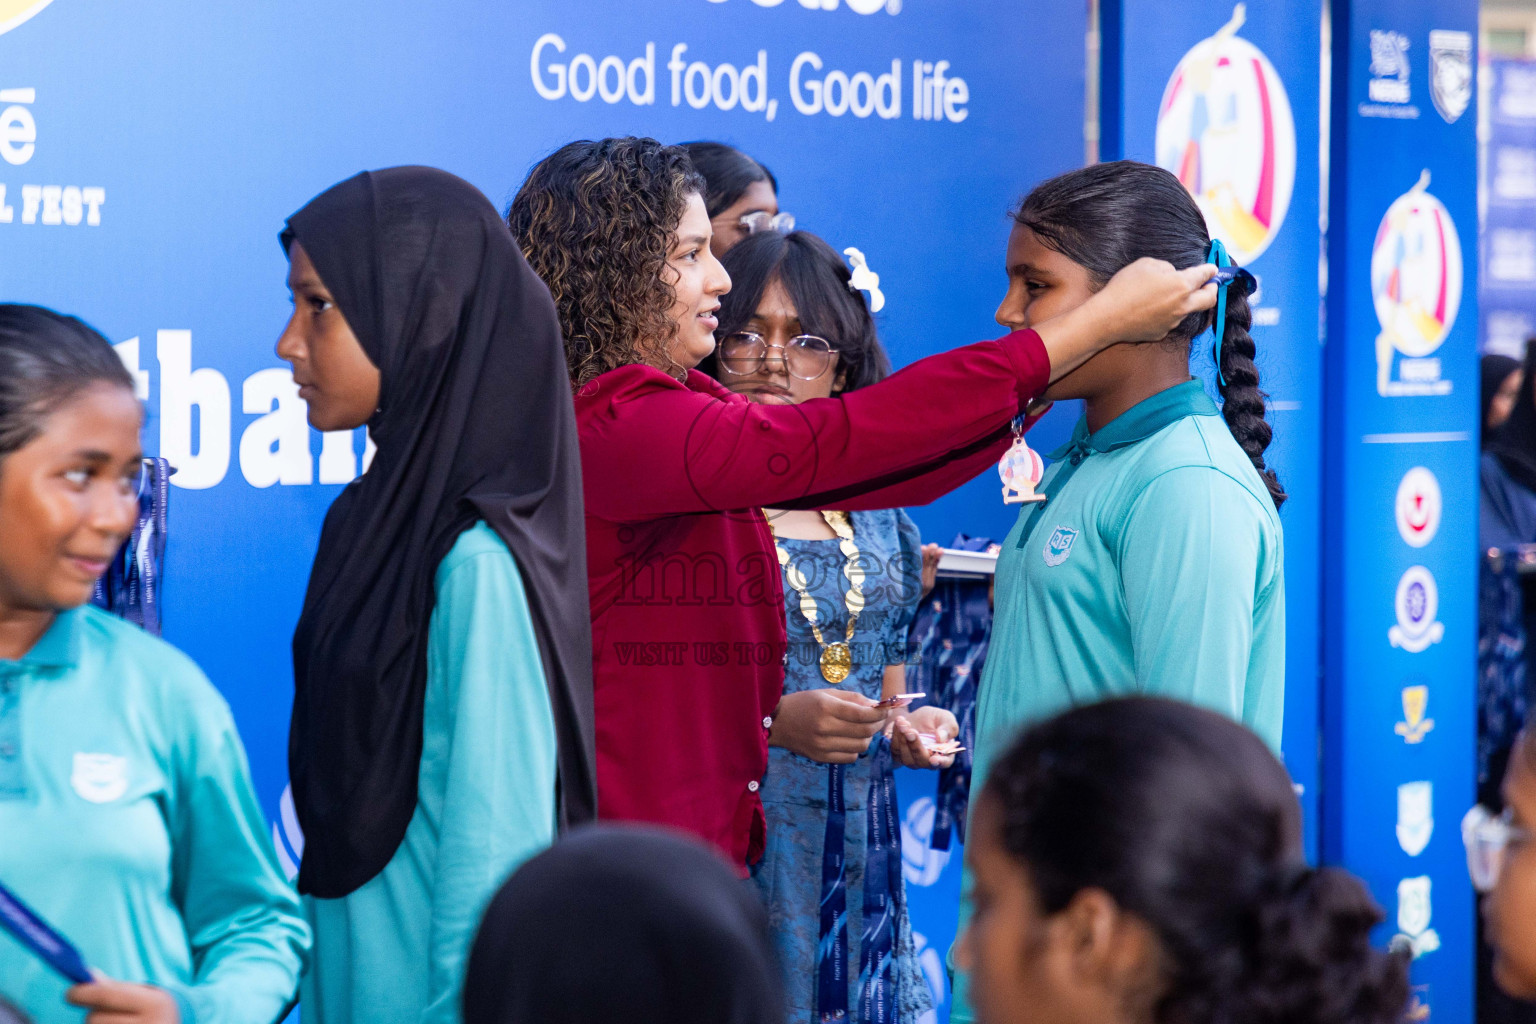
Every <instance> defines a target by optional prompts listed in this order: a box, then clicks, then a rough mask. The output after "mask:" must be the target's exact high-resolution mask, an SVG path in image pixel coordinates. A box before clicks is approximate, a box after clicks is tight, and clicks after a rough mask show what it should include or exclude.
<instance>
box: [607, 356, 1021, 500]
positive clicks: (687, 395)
mask: <svg viewBox="0 0 1536 1024" xmlns="http://www.w3.org/2000/svg"><path fill="white" fill-rule="evenodd" d="M1049 379H1050V359H1049V357H1048V356H1047V354H1046V351H1045V346H1044V345H1043V344H1042V343H1041V341H1040V336H1039V335H1037V334H1036V333H1035V332H1034V331H1015V332H1014V333H1012V334H1010V335H1008V336H1006V337H1004V338H1000V339H998V340H996V341H984V342H980V343H978V344H975V345H966V346H964V347H963V348H957V349H953V350H951V351H949V352H943V353H940V354H938V355H935V356H929V357H928V358H926V359H921V360H919V361H917V362H915V363H913V364H912V365H911V366H908V367H906V368H905V369H903V370H900V371H899V372H897V373H894V374H892V375H891V376H890V377H887V378H886V379H885V380H883V381H881V382H880V383H879V384H874V385H871V386H870V387H867V388H861V389H859V390H858V391H855V392H852V393H851V394H847V395H843V396H840V397H838V398H818V399H814V400H812V401H809V402H802V403H801V404H799V405H756V404H753V403H748V402H742V401H723V400H722V399H721V398H719V397H717V396H714V395H708V394H701V393H698V392H695V391H690V390H687V389H686V388H684V387H682V386H681V385H679V384H678V383H677V382H676V381H674V380H671V379H670V378H668V377H667V376H666V375H665V374H663V373H661V371H659V370H655V369H653V368H651V367H645V366H627V367H621V368H619V369H617V370H612V371H609V372H608V373H606V374H604V375H603V376H601V377H599V378H597V379H596V380H595V381H592V382H591V383H589V384H588V385H587V386H586V388H584V389H583V391H582V392H581V393H580V394H579V395H578V397H577V419H578V423H579V425H580V428H581V461H582V475H583V477H584V479H585V481H586V487H585V493H586V501H587V511H588V512H589V513H591V514H592V515H596V516H600V517H602V518H604V519H608V520H610V521H615V522H636V521H641V520H646V519H654V518H659V517H662V516H670V515H680V514H685V513H690V512H711V511H722V510H727V509H740V508H755V507H762V506H767V507H770V508H787V507H791V506H799V505H803V503H804V501H805V500H806V498H807V497H808V496H810V495H821V494H832V493H839V492H853V493H857V492H858V491H860V490H880V489H884V488H887V487H890V486H892V485H893V484H896V483H897V482H899V481H901V480H906V479H909V478H910V477H912V476H913V475H914V474H927V475H928V477H929V483H928V484H927V485H924V489H923V490H922V493H928V494H929V497H927V498H925V499H922V500H924V501H930V500H932V499H933V498H934V497H937V496H938V495H939V494H942V493H944V492H943V490H938V489H935V488H937V487H938V486H939V484H940V483H941V482H943V481H949V480H953V483H951V484H950V488H953V487H954V486H958V485H959V484H960V483H963V482H964V481H965V480H967V479H969V478H970V477H971V476H974V475H975V474H976V472H979V471H980V464H981V461H982V460H981V454H980V450H981V449H986V450H990V448H991V446H992V444H993V443H994V441H995V440H996V439H997V438H998V436H999V434H1000V432H1002V431H1004V430H1005V429H1006V427H1007V425H1008V423H1009V422H1010V421H1011V420H1012V419H1013V418H1014V417H1015V416H1017V415H1018V413H1019V411H1020V410H1021V409H1023V408H1024V407H1025V406H1027V405H1028V404H1029V402H1030V401H1031V400H1033V399H1034V398H1035V397H1036V396H1038V395H1039V394H1040V393H1041V392H1042V391H1044V390H1045V387H1046V385H1047V383H1048V382H1049ZM957 452H965V453H967V455H968V457H969V459H970V460H973V461H975V463H976V465H975V468H970V469H969V472H968V474H967V475H959V474H963V473H966V466H969V465H970V462H969V461H968V462H967V464H966V466H961V467H954V468H951V467H949V466H947V465H944V463H946V462H947V461H948V459H949V457H950V456H951V454H952V453H957ZM996 457H997V456H996V455H993V456H992V459H993V461H995V460H996ZM887 493H888V492H887ZM901 503H902V502H899V501H898V502H892V501H886V502H885V503H884V504H883V505H881V506H880V507H890V506H891V505H892V504H901ZM843 507H851V506H847V505H846V504H845V505H844V506H843ZM858 507H867V506H864V505H862V504H861V505H860V506H858Z"/></svg>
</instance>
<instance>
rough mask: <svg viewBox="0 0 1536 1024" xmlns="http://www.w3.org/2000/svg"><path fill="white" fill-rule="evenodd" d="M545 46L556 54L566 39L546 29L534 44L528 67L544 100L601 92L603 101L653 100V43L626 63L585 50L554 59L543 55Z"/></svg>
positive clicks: (645, 103) (645, 102)
mask: <svg viewBox="0 0 1536 1024" xmlns="http://www.w3.org/2000/svg"><path fill="white" fill-rule="evenodd" d="M546 50H552V51H553V52H554V54H556V55H558V54H562V53H564V52H565V40H564V39H561V38H560V37H559V36H558V35H556V34H555V33H553V32H546V33H544V34H543V35H542V36H539V39H538V41H537V42H536V43H534V44H533V55H532V56H531V57H530V58H529V61H528V70H529V73H530V74H531V75H532V76H533V88H534V91H535V92H537V93H538V94H539V95H540V96H542V97H543V98H544V99H546V100H558V99H561V98H562V97H564V96H565V95H566V94H569V95H570V97H571V98H572V99H574V100H576V101H577V102H578V103H586V102H587V101H588V100H590V99H592V97H593V96H594V95H601V96H602V97H603V102H604V103H617V102H619V101H620V100H622V99H624V98H626V97H628V99H629V102H631V103H633V104H634V105H635V106H637V107H648V106H650V105H651V104H652V103H655V102H656V44H655V43H646V44H645V56H644V57H636V58H635V59H634V60H632V61H630V62H629V63H628V64H627V65H626V64H625V63H624V61H623V60H622V59H621V58H619V57H614V56H609V57H604V58H603V59H602V60H601V61H596V60H594V59H593V58H592V55H591V54H586V53H578V54H577V55H576V56H574V57H572V58H571V59H570V61H568V62H564V61H556V60H554V59H553V58H552V57H551V56H548V55H546V53H545V51H546ZM578 73H579V74H578ZM578 78H580V79H581V81H580V82H579V83H578V81H577V79H578ZM642 80H643V81H644V85H643V86H642V85H641V82H642ZM673 105H674V106H676V103H675V102H674V104H673Z"/></svg>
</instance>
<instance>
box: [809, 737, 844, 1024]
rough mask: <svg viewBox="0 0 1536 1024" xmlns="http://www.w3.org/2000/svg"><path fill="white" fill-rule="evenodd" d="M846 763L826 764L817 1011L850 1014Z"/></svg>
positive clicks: (835, 1016) (827, 1018) (832, 1016)
mask: <svg viewBox="0 0 1536 1024" xmlns="http://www.w3.org/2000/svg"><path fill="white" fill-rule="evenodd" d="M846 818H847V812H846V811H845V810H844V807H843V766H842V765H840V764H834V765H828V766H827V833H826V838H825V839H824V840H823V844H822V849H821V941H820V942H818V943H817V946H816V1012H817V1014H818V1015H819V1018H820V1019H821V1020H822V1021H824V1022H831V1021H841V1020H844V1019H845V1018H847V1016H848V878H847V875H846V873H845V871H844V862H845V859H846V857H847V851H846V849H844V835H845V821H846Z"/></svg>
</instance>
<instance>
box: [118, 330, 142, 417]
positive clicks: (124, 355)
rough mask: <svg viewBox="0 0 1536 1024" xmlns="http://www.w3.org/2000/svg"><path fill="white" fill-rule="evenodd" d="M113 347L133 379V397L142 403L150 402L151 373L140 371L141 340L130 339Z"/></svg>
mask: <svg viewBox="0 0 1536 1024" xmlns="http://www.w3.org/2000/svg"><path fill="white" fill-rule="evenodd" d="M112 347H113V348H114V349H116V350H117V357H118V358H119V359H121V360H122V361H123V365H124V366H126V367H127V368H128V373H129V374H130V375H132V377H133V397H135V398H137V399H138V400H139V401H141V402H147V401H149V371H148V370H141V369H139V339H138V338H129V339H128V340H127V341H125V342H122V343H120V344H117V345H113V346H112Z"/></svg>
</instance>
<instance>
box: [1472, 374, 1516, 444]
mask: <svg viewBox="0 0 1536 1024" xmlns="http://www.w3.org/2000/svg"><path fill="white" fill-rule="evenodd" d="M1480 369H1481V370H1482V377H1483V381H1482V385H1483V386H1482V406H1483V415H1482V417H1481V418H1480V419H1479V420H1478V421H1477V422H1478V423H1479V424H1480V425H1481V429H1482V432H1483V447H1484V448H1486V447H1488V442H1489V441H1491V440H1493V435H1494V434H1495V433H1496V432H1497V431H1498V429H1499V427H1501V426H1503V425H1504V421H1505V420H1507V419H1509V414H1510V413H1511V412H1512V411H1513V410H1514V407H1515V397H1516V396H1517V395H1518V394H1519V393H1520V382H1521V381H1522V380H1524V375H1523V374H1522V373H1521V372H1520V360H1518V359H1511V358H1510V357H1509V356H1501V355H1486V356H1483V359H1482V363H1481V364H1480Z"/></svg>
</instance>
